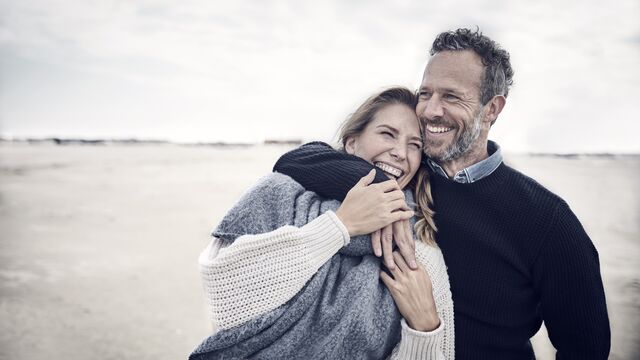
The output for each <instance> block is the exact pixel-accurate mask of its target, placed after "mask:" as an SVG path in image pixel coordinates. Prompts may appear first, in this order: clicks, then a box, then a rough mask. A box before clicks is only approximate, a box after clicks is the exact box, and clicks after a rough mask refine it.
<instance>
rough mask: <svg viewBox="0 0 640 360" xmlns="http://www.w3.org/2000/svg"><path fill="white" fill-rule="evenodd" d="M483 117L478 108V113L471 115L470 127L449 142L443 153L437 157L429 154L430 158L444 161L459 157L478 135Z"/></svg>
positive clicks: (482, 112)
mask: <svg viewBox="0 0 640 360" xmlns="http://www.w3.org/2000/svg"><path fill="white" fill-rule="evenodd" d="M483 117H484V111H482V108H480V109H479V111H478V113H476V115H475V116H474V117H473V124H472V126H471V127H470V128H467V129H466V130H465V131H464V132H463V133H462V135H461V136H460V137H459V138H458V140H457V141H456V142H454V143H453V144H451V146H449V148H448V149H447V150H445V152H444V154H442V156H440V157H439V158H437V157H435V156H431V159H433V160H435V161H437V162H446V161H451V160H455V159H458V158H460V157H461V156H462V155H463V154H464V153H465V152H467V150H469V148H470V147H471V145H472V144H473V143H474V142H475V141H476V140H478V137H479V136H480V130H481V129H482V118H483Z"/></svg>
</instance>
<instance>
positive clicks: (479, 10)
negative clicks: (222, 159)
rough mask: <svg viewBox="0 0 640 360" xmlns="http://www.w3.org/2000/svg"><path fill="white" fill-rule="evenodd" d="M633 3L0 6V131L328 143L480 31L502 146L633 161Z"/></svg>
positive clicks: (637, 50) (639, 122)
mask: <svg viewBox="0 0 640 360" xmlns="http://www.w3.org/2000/svg"><path fill="white" fill-rule="evenodd" d="M638 19H640V1H638V0H618V1H611V2H607V1H604V0H597V1H594V0H579V1H578V0H576V1H573V0H570V1H551V0H544V1H500V0H483V1H475V0H473V1H472V0H468V1H437V2H436V1H424V0H423V1H337V0H336V1H294V0H291V1H263V0H253V1H210V0H203V1H131V0H128V1H125V0H123V1H113V0H111V1H109V0H104V1H95V0H85V1H70V0H57V1H44V0H40V1H33V0H19V1H17V0H0V135H2V136H4V137H44V136H60V137H87V138H104V137H117V138H122V137H138V138H153V139H168V140H174V141H187V142H189V141H230V142H238V141H239V142H255V141H262V140H264V139H273V138H275V139H288V138H301V139H303V140H312V139H320V140H325V141H331V140H332V138H333V136H334V135H335V130H336V128H337V127H338V125H339V123H340V122H341V121H342V120H343V119H344V118H345V117H346V116H347V115H348V114H349V113H350V112H351V111H353V110H354V109H355V108H356V107H357V105H358V104H360V103H361V102H362V101H363V100H364V99H365V98H366V97H367V96H368V95H370V94H371V93H373V92H375V91H377V90H379V89H380V88H382V87H385V86H389V85H405V86H409V87H411V88H415V87H416V86H417V84H419V81H420V77H421V74H422V70H423V67H424V65H425V62H426V60H427V59H428V49H429V46H430V44H431V42H432V41H433V38H434V37H435V36H436V35H437V34H438V33H439V32H441V31H444V30H448V29H455V28H458V27H470V26H474V25H478V26H480V28H481V29H482V30H483V31H484V33H485V34H486V35H488V36H490V37H492V38H493V39H495V40H497V41H498V42H499V43H501V44H502V45H503V46H504V47H505V48H506V49H507V50H508V51H509V52H510V53H511V56H512V63H513V67H514V70H515V78H514V79H515V86H514V88H513V89H512V92H511V93H510V95H509V98H508V100H507V106H506V108H505V110H504V111H503V113H502V115H501V116H500V118H499V119H498V122H497V123H496V124H495V125H494V127H493V130H492V132H491V134H490V137H491V138H493V139H495V140H497V141H498V142H499V143H500V144H502V146H503V147H504V148H505V150H507V151H510V152H520V151H533V152H640V141H639V140H638V133H639V130H640V116H639V115H638V113H639V112H638V104H639V100H640V98H639V95H640V66H639V65H640V21H639V20H638Z"/></svg>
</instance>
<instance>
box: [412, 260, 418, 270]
mask: <svg viewBox="0 0 640 360" xmlns="http://www.w3.org/2000/svg"><path fill="white" fill-rule="evenodd" d="M411 267H412V268H414V269H417V268H418V264H416V262H415V261H414V260H411Z"/></svg>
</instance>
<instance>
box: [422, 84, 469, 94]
mask: <svg viewBox="0 0 640 360" xmlns="http://www.w3.org/2000/svg"><path fill="white" fill-rule="evenodd" d="M426 90H429V91H433V90H431V89H429V88H427V87H426V86H421V87H420V89H419V90H418V92H420V91H426ZM437 90H438V91H440V92H445V93H453V94H456V95H464V91H462V90H458V89H454V88H450V87H445V88H438V89H437Z"/></svg>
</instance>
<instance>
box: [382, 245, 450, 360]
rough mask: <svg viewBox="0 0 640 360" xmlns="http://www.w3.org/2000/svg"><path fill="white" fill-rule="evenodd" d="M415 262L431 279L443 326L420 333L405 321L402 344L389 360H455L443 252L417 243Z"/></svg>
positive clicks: (397, 346) (447, 282)
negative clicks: (416, 261)
mask: <svg viewBox="0 0 640 360" xmlns="http://www.w3.org/2000/svg"><path fill="white" fill-rule="evenodd" d="M416 258H417V259H418V261H419V262H420V264H421V265H422V266H423V267H424V268H425V269H426V270H427V272H428V273H429V277H430V278H431V285H432V289H433V298H434V300H435V302H436V311H437V312H438V317H439V318H440V326H439V327H438V328H437V329H435V330H433V331H429V332H421V331H416V330H413V329H411V328H410V327H409V326H408V325H407V323H406V321H405V320H404V319H402V322H401V325H402V336H401V340H400V343H398V345H396V347H395V348H394V349H393V352H392V353H391V356H390V359H393V360H395V359H411V360H436V359H437V360H441V359H443V360H453V359H454V358H455V346H454V344H455V336H454V323H453V300H452V297H451V288H450V286H449V276H448V274H447V268H446V266H445V263H444V258H443V256H442V252H441V251H440V249H438V248H435V247H430V246H429V245H426V244H424V243H422V242H420V241H417V242H416Z"/></svg>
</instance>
